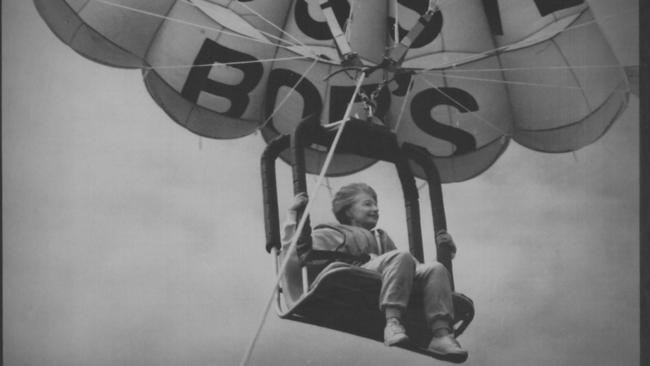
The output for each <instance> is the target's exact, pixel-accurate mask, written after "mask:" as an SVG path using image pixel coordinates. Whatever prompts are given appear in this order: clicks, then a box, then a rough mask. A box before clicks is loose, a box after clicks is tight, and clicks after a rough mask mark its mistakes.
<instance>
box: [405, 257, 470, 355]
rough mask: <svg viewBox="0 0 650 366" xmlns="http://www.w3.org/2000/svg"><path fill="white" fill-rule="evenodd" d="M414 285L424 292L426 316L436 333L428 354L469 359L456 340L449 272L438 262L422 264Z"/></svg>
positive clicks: (417, 271)
mask: <svg viewBox="0 0 650 366" xmlns="http://www.w3.org/2000/svg"><path fill="white" fill-rule="evenodd" d="M415 285H416V286H418V288H419V289H421V291H422V301H423V305H424V315H425V318H426V320H427V324H428V325H429V327H431V331H432V332H433V338H432V339H431V342H430V343H429V347H428V349H429V351H431V352H434V353H436V354H439V355H442V356H446V357H447V356H448V357H450V358H451V359H454V360H456V361H461V362H462V361H464V360H465V359H467V351H465V350H464V349H463V348H462V347H461V346H460V344H459V343H458V341H456V339H455V338H454V336H453V330H452V321H453V319H454V305H453V302H452V297H451V294H452V291H451V276H450V275H449V271H447V269H446V268H445V267H444V266H443V265H442V264H440V263H438V262H435V263H430V264H419V265H418V266H417V268H416V270H415Z"/></svg>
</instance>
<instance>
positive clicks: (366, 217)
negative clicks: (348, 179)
mask: <svg viewBox="0 0 650 366" xmlns="http://www.w3.org/2000/svg"><path fill="white" fill-rule="evenodd" d="M346 214H347V216H348V218H349V219H350V225H352V226H359V227H363V228H366V229H368V230H370V229H372V228H373V227H375V225H377V221H378V220H379V208H378V207H377V201H375V199H374V198H372V196H371V195H369V194H368V193H365V192H361V193H358V194H357V195H356V196H355V198H354V203H353V204H352V206H350V208H348V210H347V211H346Z"/></svg>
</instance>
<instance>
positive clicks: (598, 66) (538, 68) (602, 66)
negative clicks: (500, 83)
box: [424, 65, 637, 73]
mask: <svg viewBox="0 0 650 366" xmlns="http://www.w3.org/2000/svg"><path fill="white" fill-rule="evenodd" d="M630 66H637V65H630ZM620 67H621V65H577V66H543V67H535V66H531V67H502V68H498V67H493V68H476V69H474V68H472V69H457V68H451V69H446V70H445V71H447V72H460V73H463V72H501V71H531V70H542V71H544V70H571V69H617V68H620ZM439 71H442V69H427V70H426V71H425V72H424V73H430V72H439Z"/></svg>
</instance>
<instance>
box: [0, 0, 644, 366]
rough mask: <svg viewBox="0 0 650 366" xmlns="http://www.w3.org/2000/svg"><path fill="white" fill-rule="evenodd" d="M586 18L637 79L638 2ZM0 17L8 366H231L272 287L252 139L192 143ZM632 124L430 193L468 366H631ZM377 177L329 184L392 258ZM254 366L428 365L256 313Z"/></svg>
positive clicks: (630, 118) (511, 153)
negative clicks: (453, 255) (353, 188)
mask: <svg viewBox="0 0 650 366" xmlns="http://www.w3.org/2000/svg"><path fill="white" fill-rule="evenodd" d="M590 3H592V4H593V6H594V8H595V11H596V16H597V19H599V20H601V25H602V26H603V28H604V30H605V31H606V35H607V37H608V39H609V40H610V42H611V43H612V46H613V48H614V50H615V52H616V54H617V56H618V57H619V59H620V60H621V62H622V63H623V64H626V65H634V64H636V63H637V57H638V50H637V39H636V38H637V37H638V25H637V22H636V17H637V15H636V14H637V12H636V11H635V9H636V2H635V1H633V0H625V1H620V0H619V1H614V0H599V1H590ZM2 10H3V11H2V27H3V28H2V37H3V39H2V47H3V50H2V51H3V52H2V54H3V59H2V62H3V64H2V72H3V75H2V80H3V85H2V96H3V99H2V103H3V104H2V122H3V123H2V177H3V182H2V183H3V192H2V193H3V195H2V196H3V262H4V263H3V276H2V278H3V301H4V302H3V333H4V334H3V337H4V359H5V365H9V366H13V365H30V366H50V365H62V366H63V365H66V366H75V365H79V366H87V365H98V366H101V365H106V366H109V365H170V366H171V365H235V364H237V363H238V362H239V360H240V359H241V357H242V355H243V353H244V351H245V348H246V346H247V344H248V343H249V340H250V338H251V337H252V335H253V332H254V330H255V329H256V327H257V324H258V321H259V318H260V316H261V313H262V310H263V307H264V304H265V302H266V300H267V298H268V296H269V294H270V290H271V286H272V283H273V269H272V265H271V258H270V256H269V255H268V254H266V252H265V251H264V250H263V249H262V248H263V246H264V228H263V217H262V197H261V191H260V187H261V184H260V177H259V157H260V154H261V152H262V150H263V148H264V143H263V142H262V138H261V137H260V136H259V135H253V136H249V137H247V138H243V139H237V140H231V141H214V140H208V139H201V138H199V137H198V136H196V135H193V134H191V133H189V132H188V131H187V130H185V129H183V128H181V127H179V126H178V125H177V124H175V123H174V122H173V121H171V120H170V119H169V117H167V115H165V114H164V112H163V111H162V110H161V109H160V108H159V107H158V106H157V105H156V104H155V103H154V101H153V100H152V99H151V98H150V96H149V95H148V93H147V92H146V90H145V87H144V85H143V83H142V80H141V74H140V72H139V71H133V70H131V71H128V70H127V71H125V70H118V69H113V68H109V67H105V66H102V65H99V64H96V63H93V62H91V61H88V60H86V59H84V58H82V57H81V56H79V55H77V54H75V53H74V52H73V51H72V50H70V49H69V48H68V47H67V46H65V45H63V44H62V43H61V42H60V41H59V40H58V39H56V37H55V36H54V35H53V34H52V33H51V32H50V31H49V30H48V29H47V27H46V26H45V24H44V23H43V21H42V20H41V19H40V18H39V17H38V14H37V13H36V11H35V9H34V8H33V5H32V2H31V1H28V0H21V1H18V0H11V1H5V2H3V4H2ZM638 109H639V99H638V97H636V96H632V97H631V98H630V104H629V107H628V109H627V110H626V111H625V112H624V114H623V115H622V116H621V118H620V119H619V120H618V121H617V122H616V123H615V124H614V125H613V126H612V128H611V130H610V131H609V132H608V133H607V134H606V135H605V136H604V137H603V138H602V139H601V140H599V141H598V142H596V143H595V144H593V145H591V146H588V147H586V148H584V149H582V150H580V151H578V152H577V153H576V154H559V155H550V154H541V153H537V152H533V151H530V150H527V149H525V148H522V147H520V146H519V145H517V144H516V143H512V144H511V145H510V147H509V149H508V151H507V152H506V153H505V154H504V155H503V156H502V158H501V159H500V160H498V161H497V163H496V164H495V165H494V166H493V167H491V168H490V169H489V170H488V171H487V172H486V173H484V174H482V175H481V176H479V177H478V178H475V179H473V180H470V181H468V182H464V183H459V184H453V185H446V186H445V187H444V194H445V203H446V207H447V216H448V223H449V229H450V231H451V233H452V235H453V236H454V238H455V240H456V242H457V245H458V247H459V254H458V256H457V259H456V260H455V262H454V271H455V277H456V285H457V288H458V290H459V291H461V292H464V293H466V294H468V295H470V296H471V297H472V298H473V299H474V302H475V304H476V311H477V315H476V318H475V320H474V322H473V324H472V325H471V326H470V328H469V330H468V331H467V332H466V334H465V335H463V336H462V337H461V339H460V341H461V343H462V344H463V345H464V346H465V347H466V348H467V349H468V350H469V352H470V359H469V360H468V361H467V363H466V365H486V366H489V365H571V366H576V365H584V366H591V365H618V364H620V365H635V364H638V354H639V338H638V334H639V333H638V332H639V315H638V311H639V307H638V303H639V284H638V278H639V276H638V270H639V268H638V252H639V226H638V201H639V196H638V190H639V187H638V184H639V183H638V182H639V172H638V165H639V159H638V154H639V148H638V128H639V121H638V119H639V115H638ZM279 166H281V168H280V170H279V172H280V173H281V174H282V179H283V182H284V183H285V184H288V182H289V170H288V169H287V168H286V166H285V165H284V164H279ZM392 175H393V173H392V170H391V169H389V167H387V166H384V165H381V164H379V165H377V166H374V167H373V168H371V169H368V170H366V171H364V172H362V173H360V174H358V175H355V176H353V177H350V178H345V179H339V180H332V181H331V183H332V185H333V187H334V188H335V189H336V188H337V187H339V186H341V185H342V184H344V183H346V182H350V181H366V182H369V183H371V184H372V185H374V186H375V187H376V188H377V190H378V191H379V196H380V202H379V203H380V209H381V210H382V220H381V222H380V224H381V226H382V227H384V228H386V229H387V231H389V232H390V233H393V236H394V237H395V239H396V242H398V243H402V244H401V246H402V247H405V235H404V234H403V233H404V228H403V225H404V224H403V218H402V214H403V209H402V207H403V205H402V203H401V197H400V194H398V193H397V192H396V191H395V187H396V184H397V180H396V178H395V177H393V176H392ZM281 195H282V202H283V205H285V206H286V203H287V202H288V201H289V197H290V192H289V191H288V190H286V191H283V192H281ZM423 196H424V199H425V200H428V197H427V196H426V192H425V190H423ZM328 201H329V194H328V192H327V191H323V194H322V195H321V196H320V197H319V199H318V205H317V206H318V208H317V212H316V213H315V215H314V217H315V221H316V220H331V219H332V217H331V216H330V215H329V213H328V212H327V211H328V206H329V205H328ZM425 202H426V201H425ZM424 217H425V218H424V219H423V221H424V222H430V221H428V220H429V219H428V217H429V213H428V212H426V211H425V215H424ZM424 231H425V235H430V234H431V228H428V227H425V230H424ZM429 237H430V236H429ZM430 249H431V248H429V250H428V251H427V252H426V255H427V258H429V259H430V258H432V256H433V253H432V252H431V250H430ZM251 361H252V362H251V364H255V365H344V364H349V365H374V366H376V365H395V364H398V363H399V364H409V365H429V364H431V360H430V359H427V358H425V357H422V356H420V355H413V354H410V353H408V352H405V351H403V350H399V349H388V348H385V347H384V346H383V345H382V344H379V343H375V342H372V341H368V340H365V339H359V338H355V337H353V336H349V335H345V334H341V333H337V332H332V331H326V330H322V329H319V328H316V327H312V326H308V325H304V324H296V323H292V322H288V321H283V320H279V319H278V318H277V317H276V316H275V315H274V314H273V313H272V314H270V316H269V317H268V319H267V320H266V323H265V325H264V328H263V331H262V335H261V338H260V341H259V344H258V347H257V348H256V350H255V353H254V354H253V358H252V360H251Z"/></svg>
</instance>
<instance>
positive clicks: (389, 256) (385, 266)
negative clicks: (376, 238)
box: [362, 250, 416, 311]
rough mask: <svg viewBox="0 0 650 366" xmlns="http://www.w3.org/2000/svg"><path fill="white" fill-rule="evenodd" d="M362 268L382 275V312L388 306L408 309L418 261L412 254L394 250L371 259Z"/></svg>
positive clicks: (380, 295) (380, 302)
mask: <svg viewBox="0 0 650 366" xmlns="http://www.w3.org/2000/svg"><path fill="white" fill-rule="evenodd" d="M362 267H363V268H366V269H370V270H373V271H377V272H379V273H380V274H381V293H380V294H379V308H380V310H381V311H385V308H386V307H387V306H388V307H396V308H399V309H401V310H405V309H406V307H407V305H408V301H409V297H410V296H411V288H412V287H413V280H414V277H415V268H416V261H415V259H414V258H413V256H412V255H411V254H410V253H407V252H401V251H397V250H394V251H391V252H388V253H385V254H382V255H380V256H378V257H375V258H373V259H371V260H370V261H369V262H367V263H365V264H364V265H362Z"/></svg>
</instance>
